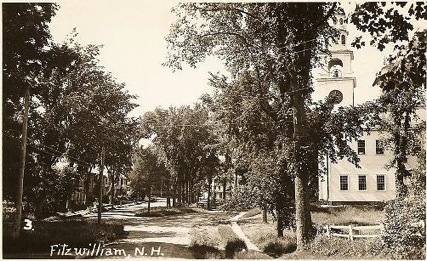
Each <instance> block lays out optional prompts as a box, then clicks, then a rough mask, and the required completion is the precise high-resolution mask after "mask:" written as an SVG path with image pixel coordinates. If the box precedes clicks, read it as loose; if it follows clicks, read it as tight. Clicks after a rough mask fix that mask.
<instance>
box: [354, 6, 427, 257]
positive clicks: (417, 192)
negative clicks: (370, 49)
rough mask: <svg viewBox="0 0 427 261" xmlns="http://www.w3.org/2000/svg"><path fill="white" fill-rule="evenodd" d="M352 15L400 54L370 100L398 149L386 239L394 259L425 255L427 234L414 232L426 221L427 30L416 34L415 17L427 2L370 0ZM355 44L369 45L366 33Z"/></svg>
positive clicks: (423, 15)
mask: <svg viewBox="0 0 427 261" xmlns="http://www.w3.org/2000/svg"><path fill="white" fill-rule="evenodd" d="M351 20H352V22H353V23H355V24H356V26H357V28H358V29H360V30H362V31H364V32H369V33H370V34H371V35H372V37H373V38H372V40H371V44H376V46H377V48H378V49H380V50H383V49H384V48H385V47H386V45H387V44H389V43H394V49H395V51H396V53H395V54H393V55H391V56H390V57H389V58H388V61H387V63H388V65H387V66H386V67H384V68H383V70H382V71H381V72H380V73H379V74H378V76H377V78H376V80H375V82H374V85H377V86H379V87H380V88H381V89H382V95H381V96H380V98H379V99H377V100H376V101H375V102H374V103H373V104H371V105H370V106H371V107H372V108H373V116H372V118H374V119H371V122H370V124H371V125H377V126H378V127H380V129H381V131H383V132H386V133H388V137H387V138H386V139H385V140H384V144H385V145H386V146H388V148H389V149H391V150H392V151H393V158H392V160H391V162H390V164H389V166H388V167H394V168H396V172H395V177H396V200H395V201H393V202H391V203H390V204H389V205H388V206H387V209H386V218H385V232H384V234H383V240H384V242H385V244H386V246H387V247H388V248H389V249H390V250H391V251H390V253H391V256H393V257H394V258H411V259H412V258H421V259H424V258H425V233H424V235H423V232H421V237H417V236H415V237H414V235H416V234H417V233H419V230H418V229H417V228H415V227H413V226H411V224H412V223H413V222H417V221H419V220H424V221H425V178H423V174H420V173H424V174H425V150H424V149H423V147H424V146H425V121H424V120H423V119H422V118H421V119H420V118H419V116H418V112H419V111H423V110H424V112H425V88H426V85H425V78H426V56H425V55H426V53H425V52H426V30H424V31H421V32H415V33H414V36H413V38H412V39H411V37H412V36H411V35H412V33H413V32H414V30H413V29H414V26H413V25H412V23H413V21H425V20H427V5H425V3H422V2H408V3H406V2H401V3H387V4H385V3H364V4H362V5H361V6H360V7H358V8H357V9H356V11H355V13H354V14H352V17H351ZM410 39H411V40H410ZM409 40H410V41H409ZM353 44H354V45H355V46H356V47H361V46H362V45H364V43H363V41H361V39H360V37H359V38H357V39H356V41H355V42H354V43H353ZM410 156H417V157H418V158H419V159H421V160H420V164H419V167H417V168H416V169H414V170H410V169H408V168H407V166H406V164H405V163H406V162H407V160H408V158H409V157H410ZM424 177H425V176H424ZM405 179H407V180H408V183H405V182H404V181H405ZM423 237H424V238H423Z"/></svg>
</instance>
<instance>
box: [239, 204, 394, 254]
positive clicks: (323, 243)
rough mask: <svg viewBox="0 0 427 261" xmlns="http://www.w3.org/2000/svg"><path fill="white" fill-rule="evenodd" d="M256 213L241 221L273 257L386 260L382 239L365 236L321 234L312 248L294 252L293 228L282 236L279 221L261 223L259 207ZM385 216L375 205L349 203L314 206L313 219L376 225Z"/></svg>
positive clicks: (249, 236) (246, 232) (245, 228)
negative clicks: (328, 235)
mask: <svg viewBox="0 0 427 261" xmlns="http://www.w3.org/2000/svg"><path fill="white" fill-rule="evenodd" d="M248 213H252V214H254V215H247V217H245V216H243V217H242V219H241V220H240V221H239V222H238V223H239V225H240V227H241V228H242V230H243V232H244V233H245V234H246V235H247V237H248V238H249V239H250V240H251V241H252V243H254V244H255V245H257V246H258V248H259V249H260V250H262V251H264V252H265V253H268V254H269V255H270V256H272V257H279V258H283V259H348V258H358V259H384V258H387V257H385V256H384V255H382V253H381V246H380V240H379V239H377V238H374V239H362V240H355V241H349V240H347V239H341V238H327V237H326V236H322V235H318V236H317V237H316V238H315V239H314V241H313V243H312V245H311V247H310V249H309V250H307V251H300V252H295V249H296V236H295V233H294V232H293V231H291V230H285V236H284V239H279V238H278V237H277V232H276V223H275V222H273V219H272V217H271V216H270V215H269V216H268V222H269V223H263V222H262V214H261V211H259V210H250V211H249V212H248ZM383 219H384V214H383V212H382V210H381V209H379V208H377V207H373V206H364V207H362V206H348V207H331V208H316V207H314V208H313V211H312V220H313V223H314V224H315V225H326V224H329V225H331V224H335V225H348V224H358V225H371V224H372V225H373V224H379V223H381V222H382V220H383Z"/></svg>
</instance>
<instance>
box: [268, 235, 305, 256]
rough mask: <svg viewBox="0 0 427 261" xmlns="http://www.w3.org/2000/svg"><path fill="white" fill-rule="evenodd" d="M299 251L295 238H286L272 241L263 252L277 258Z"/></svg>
mask: <svg viewBox="0 0 427 261" xmlns="http://www.w3.org/2000/svg"><path fill="white" fill-rule="evenodd" d="M296 249H297V242H296V238H295V237H286V238H284V239H276V240H275V241H270V242H269V243H268V244H267V245H266V246H265V247H264V248H263V252H264V253H266V254H267V255H269V256H271V257H274V258H277V257H280V256H281V255H283V254H287V253H292V252H294V251H295V250H296Z"/></svg>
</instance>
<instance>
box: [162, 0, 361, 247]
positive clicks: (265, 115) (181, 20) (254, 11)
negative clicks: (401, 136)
mask: <svg viewBox="0 0 427 261" xmlns="http://www.w3.org/2000/svg"><path fill="white" fill-rule="evenodd" d="M336 11H338V8H337V5H336V4H329V3H310V4H307V3H256V4H240V3H239V4H234V3H233V4H182V5H179V6H178V7H177V8H176V9H175V12H176V13H177V15H178V21H177V22H176V23H175V24H174V25H173V27H172V29H171V31H170V35H169V36H168V38H167V41H168V44H169V50H170V53H169V56H168V60H167V62H166V63H165V64H166V65H168V66H170V67H172V68H174V69H181V63H183V62H185V63H188V64H189V65H190V66H196V65H197V64H198V63H199V62H201V61H203V60H204V59H205V58H206V57H208V56H210V55H215V56H218V57H219V58H220V59H222V60H223V61H224V63H225V66H226V68H227V69H228V71H229V72H230V73H231V76H232V79H231V80H230V82H227V79H226V78H224V77H219V76H218V77H216V78H215V77H214V78H213V80H212V81H213V82H215V84H216V86H215V87H217V88H221V91H222V92H223V93H225V95H224V96H222V97H225V105H224V108H225V109H224V112H220V115H222V116H220V117H223V118H225V119H227V120H224V123H225V124H228V123H229V119H231V117H229V116H231V115H238V116H237V119H236V121H235V122H236V123H237V124H236V125H234V126H229V127H227V128H228V131H229V132H228V133H234V134H235V135H236V136H238V137H239V138H241V139H242V141H243V143H244V144H245V145H247V147H248V148H251V147H253V151H254V155H257V154H258V153H259V152H260V151H261V149H262V148H272V147H276V149H277V150H278V151H280V155H281V156H282V157H283V158H286V159H288V161H287V165H288V166H284V169H285V170H286V171H287V172H288V173H291V175H292V177H293V179H294V181H295V204H296V207H295V209H296V213H295V214H296V220H297V242H298V243H297V244H298V249H302V248H304V247H305V246H306V245H307V242H308V240H309V237H310V228H311V218H310V212H309V208H308V205H309V204H308V203H309V193H308V191H307V188H308V187H309V186H308V184H309V183H310V177H313V176H314V175H315V173H316V171H315V170H316V169H317V168H316V167H315V166H317V164H316V163H317V155H321V154H320V152H325V151H327V153H329V154H332V155H334V159H336V158H337V157H342V156H344V155H346V156H348V157H349V160H350V161H352V162H354V163H357V160H358V159H357V156H356V155H355V153H354V152H353V151H351V149H350V148H349V146H348V145H347V144H346V142H345V139H344V138H343V134H341V131H342V130H343V129H344V130H345V129H348V131H349V132H350V134H351V135H349V138H350V139H351V138H352V137H355V136H357V135H360V131H361V128H357V127H355V126H354V124H349V125H347V123H349V122H350V121H347V120H346V119H351V120H354V119H356V121H355V122H356V123H360V120H361V119H362V118H363V116H362V115H361V114H359V113H358V112H357V111H355V110H354V109H352V108H350V109H342V110H340V111H339V112H338V113H337V114H336V116H335V118H336V120H339V121H338V122H340V125H338V127H337V128H334V127H333V124H332V121H328V120H327V119H328V118H327V116H328V115H331V110H332V105H331V102H330V101H329V102H326V103H325V104H323V103H322V104H320V105H319V106H318V108H315V109H310V107H309V105H310V93H311V90H312V82H311V69H312V67H313V66H314V65H316V64H317V63H318V61H319V57H320V56H321V55H323V54H324V53H326V52H327V44H326V43H327V42H328V39H329V38H330V37H334V36H335V34H336V32H335V30H334V29H333V28H332V27H331V26H330V25H329V23H328V20H329V19H333V14H334V12H336ZM196 21H197V22H196ZM239 86H240V87H239ZM242 86H244V87H242ZM239 88H241V89H239ZM229 90H231V91H229ZM241 90H243V91H241ZM227 93H229V94H230V96H227ZM233 102H234V103H233ZM218 104H220V103H218ZM233 106H235V107H236V106H237V107H238V108H237V109H236V108H233ZM214 107H215V108H217V107H218V108H219V106H216V105H214ZM315 107H316V106H315ZM347 114H349V117H347ZM245 117H246V118H245ZM309 117H313V118H310V121H309V120H308V119H309ZM317 117H318V118H317ZM322 117H323V118H322ZM316 119H317V120H316ZM252 123H262V124H252ZM251 124H252V125H253V126H251V127H248V126H249V125H251ZM263 124H266V125H267V126H266V127H264V126H263ZM311 124H317V125H315V126H314V127H316V128H311ZM322 126H326V127H328V128H326V129H325V131H320V133H322V134H325V133H326V134H328V135H326V136H318V133H316V131H319V130H321V128H319V127H322ZM339 128H342V129H339ZM244 129H245V131H244V132H243V131H242V130H244ZM242 133H244V134H243V135H242ZM234 134H233V135H234ZM245 134H247V136H246V137H245ZM353 134H354V135H353ZM239 135H240V136H241V137H240V136H239ZM312 135H314V136H312ZM248 137H249V139H248ZM315 139H317V140H315ZM249 144H250V145H249ZM245 145H242V146H245ZM335 145H338V150H336V149H335V147H334V146H335ZM266 151H269V150H266ZM245 152H246V151H245ZM276 155H277V154H276ZM263 171H265V170H263Z"/></svg>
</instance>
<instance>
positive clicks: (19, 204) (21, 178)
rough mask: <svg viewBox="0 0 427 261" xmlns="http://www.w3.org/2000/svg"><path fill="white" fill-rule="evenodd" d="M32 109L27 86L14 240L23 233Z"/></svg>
mask: <svg viewBox="0 0 427 261" xmlns="http://www.w3.org/2000/svg"><path fill="white" fill-rule="evenodd" d="M29 108H30V85H28V86H27V89H26V91H25V104H24V119H23V123H22V147H21V156H22V158H21V170H20V172H19V176H18V193H17V198H16V220H15V227H14V229H13V235H12V236H13V238H14V239H17V238H19V236H20V232H21V218H22V196H23V194H24V173H25V159H26V154H27V126H28V110H29Z"/></svg>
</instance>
